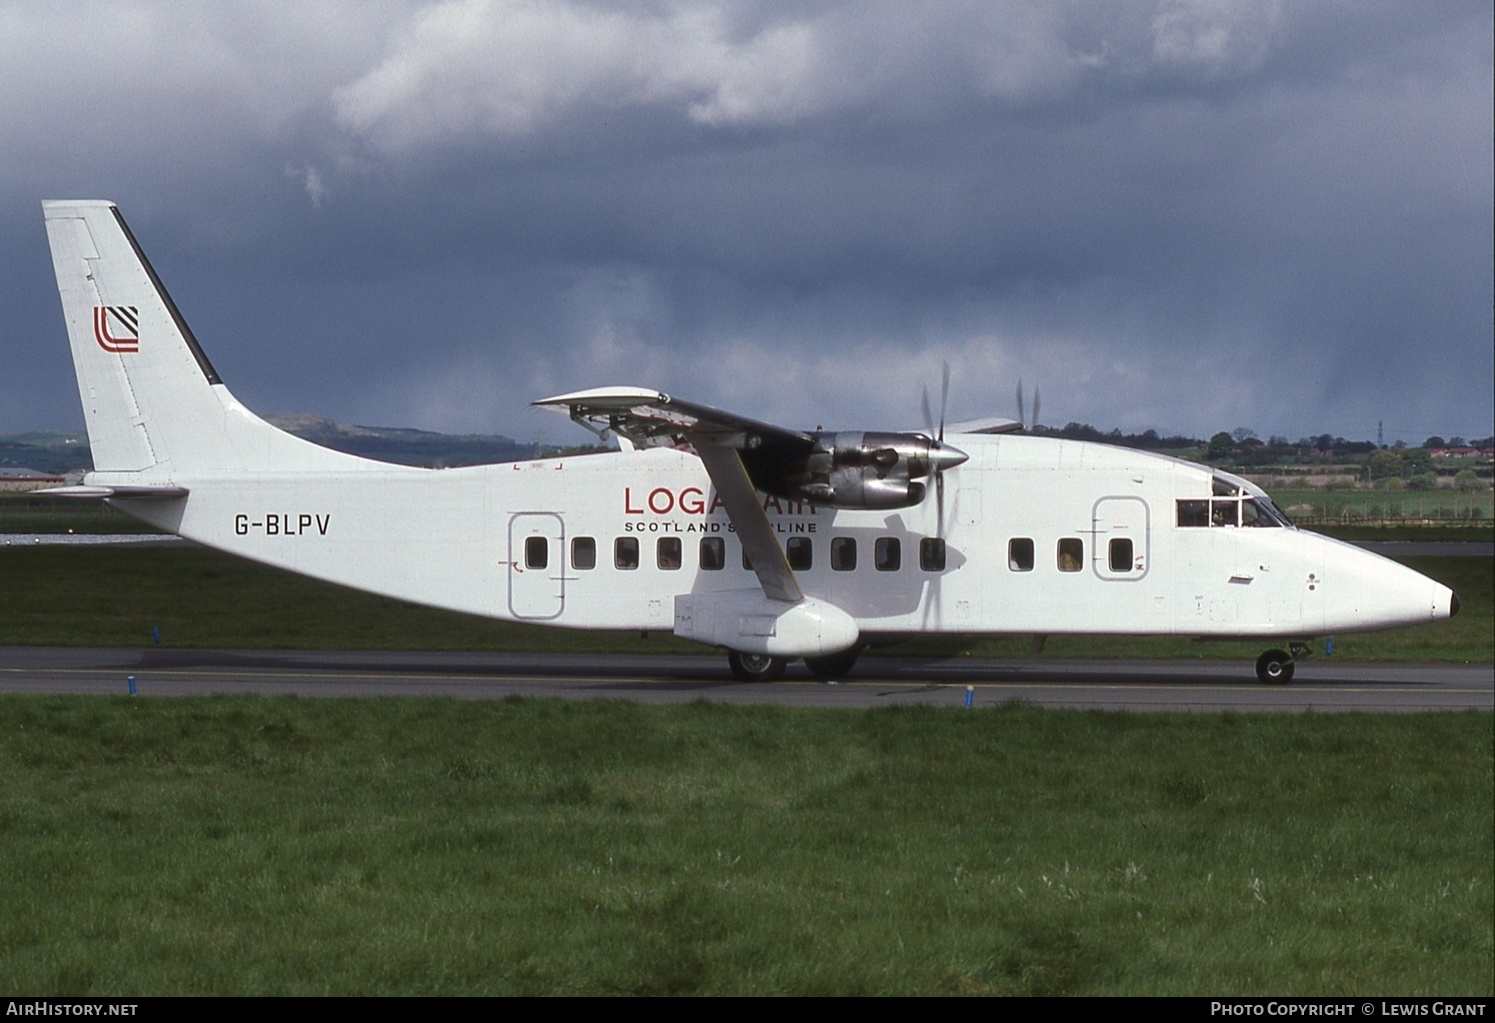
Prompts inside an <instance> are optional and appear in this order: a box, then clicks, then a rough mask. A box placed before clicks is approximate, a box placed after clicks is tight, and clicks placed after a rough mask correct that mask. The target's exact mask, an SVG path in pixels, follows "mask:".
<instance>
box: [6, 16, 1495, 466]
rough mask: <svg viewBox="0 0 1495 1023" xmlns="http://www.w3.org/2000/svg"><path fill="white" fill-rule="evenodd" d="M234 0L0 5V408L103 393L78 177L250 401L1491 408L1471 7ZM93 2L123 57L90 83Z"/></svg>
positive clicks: (1481, 122) (1444, 424)
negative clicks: (59, 258) (112, 210)
mask: <svg viewBox="0 0 1495 1023" xmlns="http://www.w3.org/2000/svg"><path fill="white" fill-rule="evenodd" d="M212 10H213V11H214V12H215V13H206V12H204V11H201V10H199V9H198V8H196V7H193V6H185V7H181V8H176V7H171V6H166V7H160V6H156V5H149V6H140V7H131V6H128V5H125V6H123V7H121V6H119V5H105V6H101V7H98V8H95V7H93V6H92V5H86V4H80V5H75V6H72V7H64V8H62V9H60V13H57V14H55V15H53V14H37V13H33V12H32V11H31V10H30V9H29V8H24V7H12V6H3V5H0V29H5V31H0V39H3V40H6V42H0V47H6V48H8V49H9V48H16V47H18V46H19V43H18V40H23V39H24V40H28V41H32V42H34V43H35V45H30V46H26V47H24V49H25V51H26V52H24V53H23V52H20V50H19V49H18V50H17V53H15V54H9V55H8V56H18V57H19V58H20V60H19V64H15V63H9V62H8V63H6V64H5V65H3V66H4V68H5V69H6V70H0V79H4V80H3V81H0V84H4V85H5V86H6V87H7V95H8V96H9V95H14V96H16V97H17V102H16V103H15V104H8V112H6V113H3V114H0V130H3V132H4V135H5V137H6V138H7V140H10V139H15V140H16V145H15V146H13V147H7V149H6V153H5V155H0V184H3V186H4V188H5V190H6V194H7V197H8V199H9V200H10V201H9V202H8V203H6V204H5V205H4V206H3V207H0V211H3V212H0V217H3V221H4V227H5V236H6V237H7V239H9V241H10V244H8V245H7V246H6V248H5V250H4V252H3V254H0V259H3V261H4V267H5V269H6V270H7V272H8V273H9V274H10V279H11V280H12V281H14V282H16V283H17V288H18V290H17V291H16V292H15V294H16V295H17V297H19V298H20V299H21V301H20V303H18V305H19V307H20V310H21V312H20V316H19V317H16V318H15V319H14V320H13V322H12V325H11V326H8V327H7V328H6V329H5V333H4V335H0V337H3V341H0V344H3V346H4V349H5V354H6V363H7V364H8V365H11V366H16V367H19V372H18V374H17V375H13V376H12V375H9V374H8V375H7V376H6V377H5V378H0V429H19V428H23V427H25V426H31V425H48V424H57V423H66V422H76V421H77V419H78V418H79V417H78V415H77V412H76V398H75V396H74V395H73V392H72V384H71V374H70V372H69V370H68V368H67V364H66V357H65V353H64V352H63V351H62V348H63V345H62V341H61V324H60V316H58V315H57V312H56V299H55V291H54V290H53V287H52V285H51V283H50V267H49V266H48V264H47V258H46V253H45V243H44V238H43V234H42V231H41V229H40V225H39V220H40V216H39V212H38V211H37V208H36V206H35V201H36V200H37V199H39V198H44V197H50V196H53V195H61V194H65V193H74V194H80V195H82V194H88V195H95V194H101V195H107V196H108V197H110V198H114V199H116V200H118V201H119V202H120V203H121V205H122V208H123V209H124V212H125V214H126V216H127V217H129V218H130V220H131V223H132V225H133V226H134V227H135V230H136V233H137V235H139V236H140V237H141V240H142V241H143V243H144V244H145V245H146V246H147V249H148V251H150V252H151V254H152V257H153V259H154V260H155V261H156V263H157V267H158V269H159V270H160V271H161V273H162V275H163V277H165V279H166V281H167V283H168V285H169V286H171V287H172V289H173V293H174V294H175V297H176V298H177V301H178V303H179V304H180V305H181V306H182V307H183V309H184V311H185V312H186V313H187V315H188V316H189V318H190V319H191V320H192V322H193V324H194V327H195V328H196V330H197V333H198V334H199V336H200V337H202V338H203V339H204V341H205V343H207V344H209V346H210V350H211V351H212V354H213V358H214V361H215V363H217V364H218V367H219V369H220V371H222V372H223V374H224V376H225V378H226V379H227V380H229V382H230V384H231V385H232V386H233V387H234V389H235V392H236V393H237V394H238V395H239V397H241V398H242V399H244V400H245V401H246V402H248V403H249V404H251V405H252V406H255V407H259V408H262V409H265V410H290V409H295V410H302V411H311V412H318V413H322V414H328V415H334V416H338V417H340V418H345V419H352V420H356V421H363V422H379V423H391V424H403V425H417V426H427V427H434V428H445V429H462V430H468V429H498V430H504V431H507V432H510V433H514V434H517V435H520V436H529V435H531V434H532V433H534V432H536V431H543V432H544V433H545V434H546V435H547V436H549V437H551V438H552V439H560V438H562V437H566V438H571V436H572V434H571V432H570V430H569V428H568V426H567V424H565V423H564V421H563V420H560V419H559V418H557V417H550V416H540V415H533V414H530V413H526V412H524V411H523V407H524V404H525V402H526V401H528V400H529V399H531V398H534V397H538V396H540V395H542V394H545V393H551V392H553V391H559V390H567V389H573V388H578V387H585V386H594V385H598V384H603V383H637V384H643V385H648V386H658V387H661V388H664V389H671V390H676V391H678V392H680V393H683V394H688V395H691V396H693V397H697V398H699V399H701V400H705V401H709V402H712V403H715V404H721V405H726V406H730V407H734V408H739V409H741V410H743V411H745V412H750V413H754V414H758V415H763V416H767V417H771V418H775V419H780V420H783V421H785V422H788V423H793V424H801V423H808V422H811V421H820V422H825V423H826V424H827V425H831V424H836V425H863V426H872V425H884V424H886V425H917V424H918V422H919V419H920V414H919V411H918V409H919V391H920V389H921V387H922V386H923V385H924V384H926V383H932V382H934V381H937V380H938V376H939V371H940V370H939V367H940V363H941V362H942V361H944V360H948V361H949V362H950V363H951V365H952V367H953V369H954V370H955V372H956V375H957V383H956V387H955V392H954V394H953V396H952V403H953V404H954V405H955V407H954V408H952V414H953V415H956V416H973V415H977V414H984V413H998V414H1010V413H1011V412H1012V404H1013V399H1012V391H1013V386H1014V384H1015V381H1016V379H1017V377H1019V376H1022V377H1024V378H1025V379H1026V380H1027V381H1029V382H1030V386H1031V382H1032V381H1034V380H1036V381H1038V383H1039V385H1040V386H1041V387H1042V388H1043V392H1044V409H1045V419H1047V420H1051V421H1052V420H1058V421H1063V420H1068V419H1078V420H1086V421H1090V422H1093V423H1095V424H1097V425H1101V426H1104V427H1109V426H1112V425H1120V426H1124V427H1128V428H1145V427H1149V426H1152V427H1159V428H1167V429H1179V430H1190V431H1195V432H1199V433H1209V432H1213V431H1215V430H1217V429H1221V428H1224V429H1229V428H1231V427H1234V426H1239V425H1247V426H1251V427H1254V428H1255V429H1257V430H1258V431H1259V432H1260V433H1262V434H1263V435H1265V434H1267V433H1286V434H1289V435H1291V436H1298V435H1300V434H1304V433H1309V432H1321V431H1325V430H1327V431H1330V432H1333V433H1343V434H1345V435H1348V436H1360V437H1363V436H1373V434H1374V431H1375V424H1376V421H1377V420H1381V419H1384V420H1385V421H1386V422H1387V425H1388V429H1389V430H1391V431H1392V432H1393V433H1395V431H1397V430H1402V431H1404V432H1405V435H1406V439H1408V440H1414V441H1416V440H1421V439H1422V437H1423V436H1426V435H1427V434H1428V433H1434V432H1440V433H1445V434H1447V433H1455V432H1461V433H1464V434H1465V435H1480V434H1484V433H1488V432H1489V430H1490V428H1491V427H1490V418H1491V408H1492V396H1491V391H1492V384H1491V377H1492V367H1491V349H1492V337H1491V325H1490V309H1491V275H1492V270H1495V267H1492V259H1491V242H1490V233H1491V232H1490V228H1491V217H1492V206H1491V175H1492V166H1491V127H1490V124H1491V49H1492V42H1491V36H1492V27H1491V20H1492V18H1491V12H1490V9H1489V5H1488V4H1477V3H1470V4H1464V5H1455V4H1446V5H1439V6H1437V7H1431V8H1430V7H1416V8H1413V7H1409V6H1406V5H1401V4H1385V5H1358V6H1356V7H1355V8H1354V9H1353V11H1351V10H1349V9H1347V8H1345V7H1343V6H1342V5H1339V4H1332V3H1322V4H1278V3H1270V2H1267V3H1255V4H1253V3H1228V4H1227V3H1213V2H1196V3H1157V4H1152V3H1148V4H1141V3H1138V4H1114V3H1072V4H1052V3H1047V2H1044V3H1037V2H1035V3H1008V4H989V3H980V4H971V5H961V4H936V5H929V6H927V7H918V8H915V7H911V6H910V5H908V4H905V3H899V4H867V3H855V4H839V3H825V4H812V5H792V6H785V5H778V4H750V3H741V4H733V3H715V4H656V5H636V4H616V5H613V4H599V3H587V4H582V3H561V2H513V3H497V2H492V3H490V2H480V0H464V2H454V3H443V4H429V5H407V4H387V5H382V6H379V5H350V6H345V5H342V4H334V3H327V4H310V5H304V6H303V7H302V8H301V9H300V10H299V11H298V13H297V14H296V15H295V16H294V17H292V18H291V19H289V21H286V20H281V19H278V18H276V17H273V16H271V15H270V14H268V13H266V11H267V10H269V9H267V8H261V7H258V6H256V5H238V6H232V5H231V6H224V7H222V8H213V9H212ZM281 10H283V9H282V8H281V7H279V6H278V5H277V6H276V7H275V8H274V11H275V12H279V11H281ZM49 11H50V9H49ZM121 12H124V13H121ZM79 25H86V26H91V27H90V28H89V29H88V30H87V33H86V34H87V35H88V39H89V40H90V41H92V42H94V43H97V42H99V41H100V39H101V37H109V38H123V39H125V40H127V41H128V43H129V44H130V45H129V46H128V47H126V48H125V50H126V52H133V53H137V54H139V55H140V57H141V59H140V60H138V61H137V62H135V63H134V64H127V66H126V70H125V71H124V73H123V76H122V78H121V79H119V80H117V81H115V82H114V84H113V85H112V86H111V88H110V89H109V90H107V91H108V92H109V93H110V95H111V102H109V103H100V102H98V95H99V90H98V89H97V88H96V87H95V86H94V85H93V84H92V83H91V82H90V80H89V78H88V72H89V68H90V66H91V64H92V60H91V57H90V55H89V54H87V53H84V52H81V50H80V49H79V48H78V47H76V46H74V45H72V44H71V43H70V42H69V41H68V33H69V31H71V30H72V29H74V28H76V26H79ZM345 26H346V27H345ZM184 42H185V44H186V45H185V46H184V45H183V43H184ZM168 52H169V53H170V54H171V55H172V57H173V59H172V60H171V61H163V60H162V59H160V58H161V57H162V56H163V55H164V54H166V53H168ZM152 57H154V58H157V59H150V58H152ZM163 63H169V64H171V69H170V71H169V73H167V74H166V75H165V76H164V79H163V77H162V76H161V75H160V74H159V73H158V72H157V71H156V70H154V69H157V68H159V67H161V66H162V65H163ZM137 65H138V66H137ZM11 108H13V109H11ZM59 128H61V129H63V130H59ZM100 140H108V141H107V142H101V141H100ZM101 156H104V157H107V158H106V159H102V160H101V159H100V157H101Z"/></svg>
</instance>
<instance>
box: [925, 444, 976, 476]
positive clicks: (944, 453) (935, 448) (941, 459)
mask: <svg viewBox="0 0 1495 1023" xmlns="http://www.w3.org/2000/svg"><path fill="white" fill-rule="evenodd" d="M970 458H971V456H970V455H968V454H966V453H965V452H964V451H962V450H960V448H957V447H955V446H953V445H950V444H941V443H939V442H938V441H936V442H935V443H933V444H931V445H929V466H930V468H931V469H932V470H933V471H935V472H944V471H945V470H946V469H953V468H955V467H956V466H957V465H960V464H962V463H964V462H967V461H970Z"/></svg>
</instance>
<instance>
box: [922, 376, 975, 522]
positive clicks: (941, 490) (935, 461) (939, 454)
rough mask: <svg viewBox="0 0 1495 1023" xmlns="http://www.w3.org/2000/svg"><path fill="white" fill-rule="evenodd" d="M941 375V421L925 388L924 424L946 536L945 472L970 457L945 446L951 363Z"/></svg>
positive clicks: (937, 519)
mask: <svg viewBox="0 0 1495 1023" xmlns="http://www.w3.org/2000/svg"><path fill="white" fill-rule="evenodd" d="M942 366H943V372H942V373H941V374H940V421H939V426H938V427H936V426H935V422H934V415H933V413H932V412H931V411H930V409H929V388H928V387H927V386H926V387H925V388H924V422H925V423H927V424H928V425H929V432H930V435H931V436H932V438H933V440H932V441H931V442H930V445H929V468H930V471H931V472H933V473H934V500H935V516H936V517H935V523H936V528H937V529H938V531H939V535H940V536H944V534H945V470H946V469H953V468H955V467H956V466H957V465H960V464H961V463H962V462H964V461H965V460H966V459H968V458H969V457H970V456H969V455H967V454H966V453H965V452H964V451H961V450H960V449H959V448H955V447H946V446H945V410H946V408H947V406H948V405H949V402H950V363H949V361H948V360H946V361H944V362H943V363H942Z"/></svg>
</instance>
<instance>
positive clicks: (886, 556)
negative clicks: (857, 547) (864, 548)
mask: <svg viewBox="0 0 1495 1023" xmlns="http://www.w3.org/2000/svg"><path fill="white" fill-rule="evenodd" d="M872 564H873V565H874V566H875V567H876V568H877V570H878V571H879V572H896V571H898V566H900V565H901V564H903V550H902V548H901V547H900V546H899V544H898V538H897V537H896V536H885V537H882V538H881V539H879V540H878V541H877V543H876V544H875V545H874V546H873V548H872Z"/></svg>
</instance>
